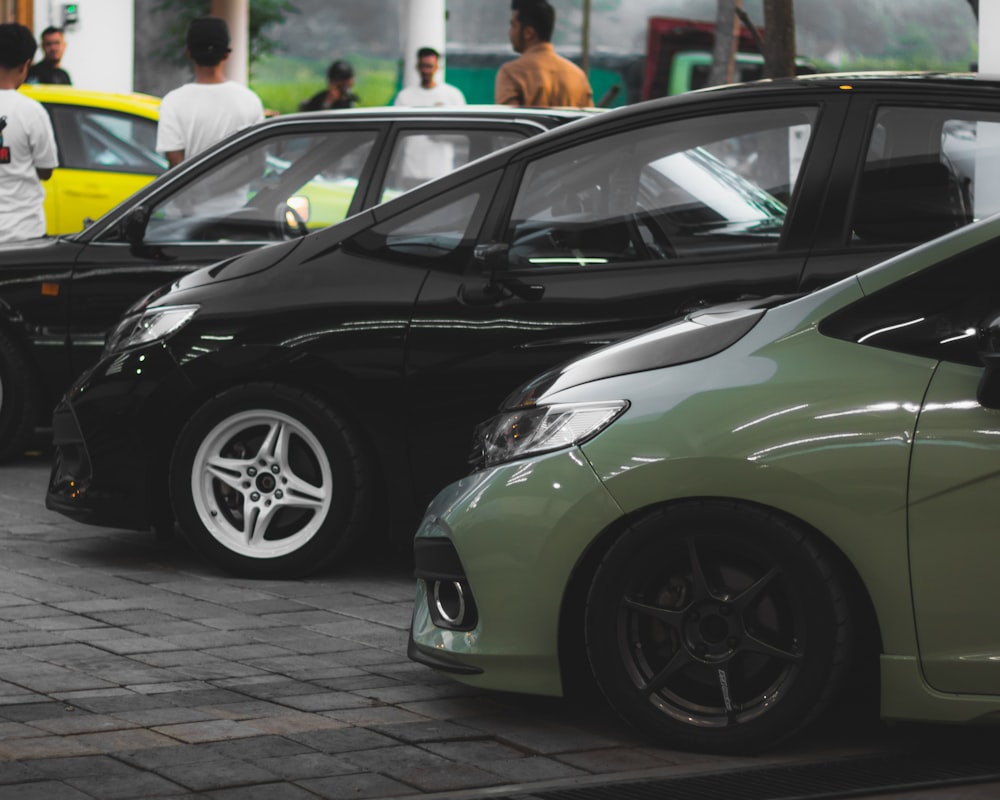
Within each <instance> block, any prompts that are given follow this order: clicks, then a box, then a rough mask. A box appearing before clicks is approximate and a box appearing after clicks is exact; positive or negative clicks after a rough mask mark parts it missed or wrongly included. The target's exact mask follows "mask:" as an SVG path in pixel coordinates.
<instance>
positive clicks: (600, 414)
mask: <svg viewBox="0 0 1000 800" xmlns="http://www.w3.org/2000/svg"><path fill="white" fill-rule="evenodd" d="M627 408H628V402H627V401H625V400H614V401H609V402H604V403H558V404H555V405H540V406H531V407H528V408H519V409H515V410H513V411H505V412H503V413H501V414H498V415H497V416H495V417H493V419H490V420H488V421H487V422H484V423H483V424H482V425H480V426H479V427H478V428H477V429H476V436H475V443H474V446H473V452H472V455H471V458H470V461H471V462H472V463H473V464H474V465H476V466H477V467H489V466H493V465H494V464H502V463H504V462H507V461H514V460H515V459H518V458H524V457H525V456H527V455H534V454H537V453H544V452H548V451H550V450H560V449H562V448H564V447H571V446H572V445H577V444H581V443H583V442H585V441H587V440H588V439H590V438H592V437H594V436H596V435H597V434H598V433H600V432H601V431H602V430H604V429H605V428H607V427H608V425H610V424H611V423H612V422H614V421H615V420H616V419H618V417H620V416H621V414H622V413H623V412H624V411H625V409H627Z"/></svg>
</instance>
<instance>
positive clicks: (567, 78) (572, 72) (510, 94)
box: [494, 0, 594, 108]
mask: <svg viewBox="0 0 1000 800" xmlns="http://www.w3.org/2000/svg"><path fill="white" fill-rule="evenodd" d="M510 7H511V14H510V43H511V45H512V46H513V48H514V50H515V52H518V53H520V54H521V57H520V58H516V59H514V60H513V61H508V62H507V63H506V64H504V65H502V66H501V67H500V69H499V70H498V71H497V80H496V89H495V91H494V98H495V100H496V102H497V103H499V104H501V105H507V106H535V107H555V106H571V107H577V108H583V107H589V106H592V105H593V104H594V92H593V90H592V89H591V88H590V81H588V80H587V75H586V73H584V71H583V70H582V69H580V68H579V67H578V66H576V64H574V63H573V62H572V61H569V60H568V59H565V58H563V57H562V56H560V55H558V54H557V53H556V51H555V50H554V49H553V48H552V43H551V39H552V29H553V28H554V27H555V21H556V12H555V9H553V8H552V6H551V5H549V3H548V1H547V0H512V2H511V6H510Z"/></svg>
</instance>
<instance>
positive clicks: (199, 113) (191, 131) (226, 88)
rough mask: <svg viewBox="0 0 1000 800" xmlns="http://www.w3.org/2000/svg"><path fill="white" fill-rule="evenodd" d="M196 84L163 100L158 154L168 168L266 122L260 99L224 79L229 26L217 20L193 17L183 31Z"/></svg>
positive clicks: (238, 85) (158, 129)
mask: <svg viewBox="0 0 1000 800" xmlns="http://www.w3.org/2000/svg"><path fill="white" fill-rule="evenodd" d="M186 52H187V57H188V58H189V59H190V60H191V62H192V63H193V64H194V82H193V83H186V84H184V85H183V86H181V87H179V88H177V89H174V90H172V91H170V92H167V94H166V95H165V96H164V98H163V101H162V102H161V103H160V119H159V122H158V123H157V126H156V149H157V151H158V152H161V153H163V154H164V155H165V156H166V158H167V162H168V163H169V165H170V166H171V167H173V166H176V165H177V164H180V163H181V162H182V161H183V160H184V159H185V158H190V157H191V156H193V155H195V154H197V153H200V152H201V151H202V150H205V149H206V148H208V147H210V146H211V145H213V144H215V143H216V142H218V141H221V140H222V139H224V138H226V137H227V136H229V135H230V134H231V133H235V132H236V131H238V130H242V129H243V128H246V127H249V126H250V125H253V124H254V123H257V122H260V121H261V120H263V119H264V106H263V104H262V103H261V101H260V98H259V97H258V96H257V95H256V94H254V92H252V91H251V90H250V89H248V88H247V87H246V86H243V85H242V84H239V83H236V82H235V81H230V80H227V79H226V78H225V76H224V75H223V65H222V62H224V61H225V60H226V59H227V58H229V52H230V50H229V27H228V26H227V25H226V21H225V20H223V19H220V18H219V17H197V18H196V19H193V20H192V21H191V24H190V25H189V26H188V32H187V51H186Z"/></svg>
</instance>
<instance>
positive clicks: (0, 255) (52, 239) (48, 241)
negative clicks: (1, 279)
mask: <svg viewBox="0 0 1000 800" xmlns="http://www.w3.org/2000/svg"><path fill="white" fill-rule="evenodd" d="M59 242H60V237H58V236H42V237H39V238H38V239H21V240H19V241H16V242H4V243H3V244H0V268H2V267H3V265H4V264H6V263H9V259H10V256H11V254H13V253H37V252H38V251H39V250H45V249H47V248H50V247H55V246H56V245H57V244H58V243H59Z"/></svg>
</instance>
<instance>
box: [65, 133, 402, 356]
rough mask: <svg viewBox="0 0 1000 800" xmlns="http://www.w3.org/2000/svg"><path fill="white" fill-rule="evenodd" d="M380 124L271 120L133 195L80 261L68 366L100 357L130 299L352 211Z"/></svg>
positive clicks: (373, 153)
mask: <svg viewBox="0 0 1000 800" xmlns="http://www.w3.org/2000/svg"><path fill="white" fill-rule="evenodd" d="M385 132H386V126H385V125H384V124H379V123H374V122H368V123H366V124H355V125H350V124H343V125H337V124H335V123H329V122H326V123H323V124H308V123H303V124H299V125H278V126H270V127H268V128H267V129H266V130H265V131H263V132H261V133H257V134H251V135H249V136H248V137H247V138H246V140H245V141H241V142H240V144H239V145H238V146H231V147H227V148H224V149H223V150H221V151H219V152H218V153H217V154H216V156H215V157H213V158H210V159H208V160H206V161H205V162H204V163H202V164H200V165H199V166H198V168H196V169H194V170H189V171H187V172H183V173H180V174H179V176H178V178H177V179H176V180H174V181H170V180H166V179H168V178H169V176H170V174H169V173H168V175H167V176H164V177H165V180H164V181H163V182H162V183H163V185H162V187H161V188H157V190H156V191H153V192H151V193H148V194H144V195H142V196H140V197H138V198H136V200H135V202H134V204H133V205H132V207H130V208H129V209H127V210H123V212H122V214H120V215H118V218H117V221H116V222H109V223H108V224H107V225H106V226H105V227H104V228H103V229H102V230H101V231H100V232H99V234H98V235H96V236H95V237H93V239H91V241H90V243H89V245H88V246H87V247H86V249H85V250H84V251H83V252H82V253H81V255H80V257H79V259H78V260H77V263H76V267H75V270H74V272H73V277H72V288H71V300H70V304H69V317H68V320H67V324H68V331H67V339H68V341H69V347H70V353H71V363H72V368H73V370H74V371H75V372H76V373H79V372H80V371H82V370H83V369H85V368H86V367H87V366H89V365H90V364H92V363H93V362H94V361H95V360H96V359H97V357H98V355H99V353H100V349H101V347H102V346H103V343H104V336H105V334H106V333H107V331H108V329H109V328H110V327H111V326H112V325H113V324H114V323H115V322H116V321H117V320H118V318H119V317H120V316H121V315H122V313H123V312H124V311H125V310H127V308H128V307H129V306H130V305H131V304H132V303H133V302H135V301H136V300H138V299H139V298H141V297H143V296H144V295H145V294H147V293H148V292H150V291H152V290H154V289H156V288H158V287H160V286H162V285H164V284H166V283H169V282H171V281H173V280H175V279H176V278H177V277H179V276H181V275H183V274H186V273H188V272H190V271H192V270H194V269H196V268H198V267H202V266H205V265H207V264H211V263H214V262H218V261H222V260H224V259H227V258H230V257H232V256H236V255H239V254H241V253H244V252H246V251H248V250H250V249H252V248H257V247H262V246H265V245H267V244H273V243H275V242H279V241H283V240H286V239H290V238H296V237H299V236H302V235H305V234H306V233H308V232H309V231H311V230H314V229H317V228H319V227H323V226H326V225H330V224H332V223H334V222H338V221H340V220H342V219H344V218H345V217H347V216H348V215H349V214H351V213H354V212H356V211H357V210H359V208H360V206H361V195H362V192H359V190H358V187H359V186H362V187H364V186H366V185H367V182H368V180H369V178H370V175H371V173H372V171H373V168H374V163H375V161H376V159H377V157H378V154H379V152H380V149H381V144H382V142H383V141H384V136H385Z"/></svg>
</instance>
